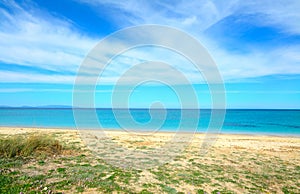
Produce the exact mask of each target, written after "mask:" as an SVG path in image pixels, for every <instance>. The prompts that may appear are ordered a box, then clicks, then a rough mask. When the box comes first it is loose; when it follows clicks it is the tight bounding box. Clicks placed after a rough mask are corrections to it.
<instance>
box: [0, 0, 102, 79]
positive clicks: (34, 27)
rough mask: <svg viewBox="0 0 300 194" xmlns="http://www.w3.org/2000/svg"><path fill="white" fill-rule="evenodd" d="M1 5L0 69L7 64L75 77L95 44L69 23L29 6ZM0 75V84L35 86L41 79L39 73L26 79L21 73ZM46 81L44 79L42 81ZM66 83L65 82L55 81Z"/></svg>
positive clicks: (7, 3)
mask: <svg viewBox="0 0 300 194" xmlns="http://www.w3.org/2000/svg"><path fill="white" fill-rule="evenodd" d="M1 4H2V6H1V7H0V17H1V19H0V61H1V62H2V64H1V65H2V66H4V65H6V66H8V67H7V69H8V70H9V64H18V65H22V66H29V67H39V68H42V69H47V70H53V71H61V72H63V71H68V72H70V71H71V72H74V74H75V72H76V70H77V67H78V66H79V64H80V63H81V61H82V58H83V57H84V56H85V55H86V53H87V52H88V50H89V49H90V48H91V47H92V46H93V45H94V44H95V43H96V41H97V40H95V39H93V38H89V37H87V36H84V35H82V34H81V33H79V32H77V31H76V29H75V28H74V27H73V26H72V23H71V22H70V21H68V20H66V19H62V18H56V17H53V16H51V15H49V14H48V13H44V12H42V11H41V10H39V9H38V8H37V7H35V5H34V4H33V3H31V4H30V2H28V4H26V5H23V6H20V5H19V4H17V3H15V2H14V1H3V2H1ZM1 74H5V75H6V76H5V77H3V76H1V81H2V82H3V81H6V80H8V81H9V80H11V81H13V80H14V79H15V80H14V81H16V82H18V81H20V80H23V81H26V80H29V81H30V80H35V81H37V82H38V81H40V80H41V79H40V77H42V76H43V74H42V73H41V74H37V75H26V74H23V72H10V74H9V73H8V72H1ZM13 74H15V75H13ZM16 74H18V75H16ZM22 74H23V75H22ZM35 74H36V73H35ZM30 76H31V78H29V79H27V77H30ZM54 77H55V76H54ZM48 78H49V77H48V76H47V75H45V78H42V79H48ZM66 79H69V78H68V77H66V78H62V79H58V80H61V81H63V80H64V81H65V80H66ZM51 80H53V78H52V79H50V80H49V81H51Z"/></svg>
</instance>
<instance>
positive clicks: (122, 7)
mask: <svg viewBox="0 0 300 194" xmlns="http://www.w3.org/2000/svg"><path fill="white" fill-rule="evenodd" d="M79 2H82V3H85V4H88V5H90V6H92V7H94V8H95V9H98V8H99V6H106V7H108V8H110V9H115V10H118V12H119V14H116V15H115V16H112V17H115V21H117V22H119V24H120V25H123V26H128V25H138V24H145V23H148V24H149V23H150V24H152V23H155V24H163V25H170V26H174V27H178V28H180V29H183V30H185V31H187V32H189V33H191V34H192V35H194V36H195V37H197V38H198V39H199V40H200V41H201V42H202V43H203V44H204V45H205V46H206V47H207V48H208V49H209V51H210V53H211V54H212V56H213V57H214V59H215V60H216V62H217V64H218V66H219V69H220V71H221V73H222V75H223V77H224V79H225V80H227V81H228V80H236V79H243V78H250V77H251V78H252V77H259V76H265V75H273V74H299V73H300V59H299V55H298V54H296V53H297V50H298V51H299V48H300V45H299V44H298V43H299V41H298V43H297V42H293V41H289V42H283V43H282V44H281V45H268V46H267V47H260V46H259V45H253V46H251V45H249V46H247V47H246V45H244V42H238V41H239V40H236V41H235V42H234V43H231V42H227V43H225V44H224V43H222V42H218V38H216V39H214V36H213V35H212V36H210V37H208V36H206V35H205V34H204V33H203V32H204V31H205V30H207V29H209V28H210V27H212V26H214V25H218V22H220V21H223V20H225V19H226V18H227V17H230V16H236V17H237V18H240V21H238V22H240V23H243V22H247V23H249V24H251V23H252V26H253V27H271V28H274V29H276V30H278V31H279V33H278V34H277V35H278V36H280V34H281V33H283V34H285V36H297V35H298V34H300V22H298V21H300V13H299V11H298V10H299V9H300V2H299V1H295V0H294V1H276V2H274V1H250V2H245V1H239V0H231V1H226V2H223V1H209V0H199V1H173V2H172V3H164V2H161V1H137V0H132V1H126V2H122V1H96V0H79ZM242 15H249V16H251V15H260V16H261V17H257V18H256V20H252V18H251V17H248V18H247V17H239V16H242ZM120 18H122V19H120ZM124 18H126V19H124ZM243 20H247V21H243ZM229 25H230V24H229ZM235 27H237V28H238V27H239V26H235ZM219 30H220V33H219V34H218V35H221V36H223V37H225V38H226V36H227V34H224V33H222V28H221V29H219ZM232 30H235V29H234V27H233V29H232ZM164 36H168V35H163V34H162V36H161V39H163V38H164ZM239 36H241V37H242V36H243V34H239ZM257 36H259V34H258V35H257ZM174 38H175V37H174ZM252 38H253V39H255V37H252ZM274 38H275V39H276V38H281V37H274ZM291 40H293V39H291ZM228 44H238V45H236V46H237V47H241V48H242V49H241V50H244V51H245V52H235V51H232V50H231V49H230V48H228V47H229V45H228ZM249 44H251V43H249ZM270 44H271V43H270ZM157 54H158V53H155V54H154V55H157ZM136 56H141V55H136ZM165 58H168V57H165ZM168 59H169V58H168ZM182 66H183V65H182ZM186 73H187V75H189V76H195V75H193V74H189V73H188V72H187V71H186Z"/></svg>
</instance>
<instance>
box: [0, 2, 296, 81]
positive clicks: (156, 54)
mask: <svg viewBox="0 0 300 194" xmlns="http://www.w3.org/2000/svg"><path fill="white" fill-rule="evenodd" d="M78 1H80V2H83V3H87V4H89V5H91V6H93V7H95V9H97V8H98V7H99V6H104V7H106V8H107V9H112V8H113V9H115V10H119V14H115V15H112V16H111V17H115V21H118V22H119V25H120V26H128V24H134V25H137V24H145V23H155V24H164V25H169V26H174V27H178V28H180V29H183V30H186V31H187V32H189V33H191V34H192V35H194V36H195V37H197V38H198V39H200V40H201V41H203V42H204V45H205V46H207V47H208V48H209V51H210V52H211V54H212V56H213V57H214V59H215V60H216V62H217V64H218V66H219V69H220V71H221V73H222V75H223V77H224V78H225V80H232V79H243V78H248V77H257V76H264V75H272V74H299V73H300V65H299V63H300V58H299V55H298V53H299V50H300V45H293V43H290V44H291V45H290V46H289V47H279V48H271V49H270V50H267V51H266V50H261V49H260V48H253V49H251V50H249V51H248V52H247V53H232V52H231V51H228V50H227V49H226V47H225V46H224V45H219V44H218V43H216V42H214V41H213V40H209V39H207V37H204V35H203V34H202V32H203V31H204V30H205V29H207V28H209V27H210V26H212V25H213V24H215V23H217V22H218V21H220V20H222V19H224V18H225V17H227V16H229V15H231V14H245V13H247V14H257V13H263V14H265V15H266V17H265V18H262V20H261V21H258V22H259V25H276V26H278V27H280V28H282V29H283V30H284V31H286V32H288V33H291V34H300V22H298V21H300V14H299V11H298V10H299V9H300V3H299V1H289V2H286V1H276V2H273V1H272V2H271V1H251V2H245V1H238V0H231V1H210V0H199V1H174V2H172V3H164V2H163V1H138V0H133V1H108V0H104V1H96V0H78ZM4 3H5V4H6V6H8V7H9V8H10V9H11V10H13V11H11V12H8V11H7V10H5V9H3V8H2V9H1V8H0V19H1V21H0V61H2V62H5V63H13V64H19V65H23V66H30V67H38V68H42V69H48V70H54V71H62V72H64V71H66V72H71V73H74V74H75V73H76V71H77V69H78V67H79V64H80V63H81V61H82V60H83V58H84V56H85V55H86V54H87V52H88V51H89V49H91V48H92V47H93V46H94V45H95V43H97V40H95V39H94V38H91V37H87V36H83V35H82V34H81V33H80V32H78V31H76V29H75V28H74V27H73V25H72V22H71V21H68V20H66V19H61V18H56V17H53V16H51V15H48V14H47V13H42V12H41V11H39V10H37V9H38V8H36V7H34V6H30V5H29V6H28V9H25V8H23V7H20V6H19V5H18V4H16V3H14V2H13V1H5V2H4ZM283 5H284V6H283ZM99 14H100V13H99ZM119 18H121V19H119ZM165 36H168V34H161V36H160V37H151V38H156V39H157V40H158V41H161V42H163V41H164V38H165ZM224 36H226V35H224ZM172 38H173V39H174V41H175V42H176V43H177V44H178V43H180V42H181V41H182V40H180V39H179V40H178V37H172ZM119 46H124V45H116V44H111V45H107V48H106V51H107V54H108V55H107V56H106V57H109V53H111V52H113V51H114V50H115V49H116V47H119ZM114 47H115V48H114ZM150 59H152V60H153V59H154V60H159V61H165V62H168V63H170V64H172V65H174V66H175V67H176V68H178V69H179V70H181V71H182V72H184V74H185V75H186V76H187V77H188V79H189V80H190V81H192V82H199V81H202V79H201V78H199V72H197V71H195V70H194V69H193V68H191V66H190V65H189V64H188V62H184V61H183V60H182V59H181V58H180V57H178V56H176V55H172V54H170V53H167V52H161V51H153V52H149V51H146V52H145V51H143V50H140V51H136V50H133V51H131V52H130V53H127V54H126V55H124V56H123V57H122V58H119V60H117V61H115V63H114V64H113V65H112V66H110V67H109V68H108V69H107V73H106V74H104V76H103V81H104V82H105V83H112V82H115V80H116V79H117V78H118V77H119V76H120V75H122V73H123V72H125V70H126V69H128V67H130V66H132V65H133V64H136V63H139V62H142V61H145V60H150ZM274 59H276V60H274ZM106 60H107V58H102V59H100V61H106ZM97 62H99V61H97ZM99 68H100V67H99V66H98V64H97V63H95V64H92V65H91V67H90V69H87V71H86V72H85V73H88V74H93V73H94V74H93V75H90V77H87V78H85V80H92V79H93V78H95V76H97V74H95V72H97V71H99ZM7 69H9V66H8V68H7ZM145 73H149V72H145ZM164 73H165V75H166V76H170V78H172V75H168V73H167V72H164ZM140 74H141V75H139V76H143V73H142V72H140ZM0 76H1V77H0V82H43V83H46V82H48V83H73V81H74V79H75V75H44V74H42V73H35V74H27V73H25V72H11V71H8V70H7V71H0Z"/></svg>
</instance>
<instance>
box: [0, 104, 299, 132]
mask: <svg viewBox="0 0 300 194" xmlns="http://www.w3.org/2000/svg"><path fill="white" fill-rule="evenodd" d="M212 112H213V111H212V110H210V109H203V110H202V109H201V110H194V109H189V110H184V113H183V110H181V109H154V110H149V109H129V110H127V109H109V108H106V109H92V110H89V109H76V110H75V109H74V110H73V109H72V108H0V126H2V127H36V128H41V130H42V129H43V128H69V129H76V128H80V129H81V128H86V129H88V128H93V129H110V130H121V129H124V128H125V129H131V128H132V129H135V130H141V131H142V130H152V129H153V130H154V129H155V130H156V131H170V132H173V131H174V132H175V131H177V130H178V129H180V130H181V131H182V130H183V131H184V130H186V131H195V132H209V131H210V127H211V125H210V122H211V120H213V119H212ZM223 113H224V120H223V117H222V119H221V120H222V123H221V125H220V129H219V130H218V132H219V133H229V134H258V135H278V136H298V137H300V110H290V109H289V110H282V109H280V110H274V109H271V110H263V109H228V110H226V112H225V111H223ZM78 115H79V116H78ZM95 118H96V119H97V122H94V121H92V120H93V119H95ZM195 121H196V123H195ZM218 122H220V121H218ZM182 123H184V125H183V126H182ZM79 125H80V126H79Z"/></svg>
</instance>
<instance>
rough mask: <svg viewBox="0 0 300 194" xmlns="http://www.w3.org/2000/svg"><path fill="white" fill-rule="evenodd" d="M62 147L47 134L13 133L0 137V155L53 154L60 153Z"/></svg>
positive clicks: (9, 156)
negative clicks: (25, 134)
mask: <svg viewBox="0 0 300 194" xmlns="http://www.w3.org/2000/svg"><path fill="white" fill-rule="evenodd" d="M62 149H63V147H62V145H61V144H60V143H59V141H58V140H56V139H54V138H53V137H50V136H47V135H29V136H24V135H15V136H8V137H5V138H2V139H0V156H1V157H8V158H12V157H29V156H37V155H41V154H43V155H54V154H60V153H61V152H62Z"/></svg>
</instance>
